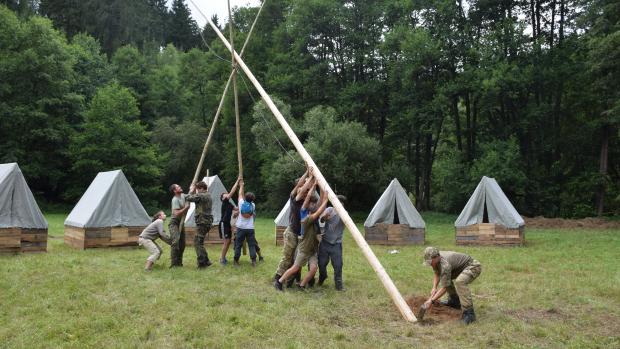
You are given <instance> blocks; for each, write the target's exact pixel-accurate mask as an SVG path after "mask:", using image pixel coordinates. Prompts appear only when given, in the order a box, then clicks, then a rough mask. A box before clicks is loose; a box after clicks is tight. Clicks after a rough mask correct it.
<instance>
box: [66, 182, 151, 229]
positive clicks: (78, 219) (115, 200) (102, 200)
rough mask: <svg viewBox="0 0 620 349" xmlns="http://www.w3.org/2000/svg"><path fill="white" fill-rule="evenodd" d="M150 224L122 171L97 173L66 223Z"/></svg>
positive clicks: (91, 225) (80, 226)
mask: <svg viewBox="0 0 620 349" xmlns="http://www.w3.org/2000/svg"><path fill="white" fill-rule="evenodd" d="M150 223H151V219H150V217H149V215H148V214H147V213H146V211H145V210H144V207H143V206H142V204H141V203H140V200H138V196H136V193H135V192H134V191H133V189H132V188H131V185H130V184H129V182H128V181H127V178H126V177H125V175H124V174H123V171H121V170H115V171H108V172H99V173H98V174H97V176H96V177H95V179H94V180H93V182H92V183H91V184H90V186H89V187H88V189H87V190H86V192H85V193H84V195H82V198H80V201H78V203H77V205H75V207H74V208H73V210H72V211H71V213H70V214H69V216H68V217H67V219H66V220H65V225H68V226H73V227H77V228H95V227H118V226H124V227H137V226H146V225H148V224H150Z"/></svg>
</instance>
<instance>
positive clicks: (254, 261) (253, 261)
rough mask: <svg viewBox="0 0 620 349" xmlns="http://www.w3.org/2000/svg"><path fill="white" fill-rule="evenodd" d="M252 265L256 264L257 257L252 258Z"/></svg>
mask: <svg viewBox="0 0 620 349" xmlns="http://www.w3.org/2000/svg"><path fill="white" fill-rule="evenodd" d="M252 266H253V267H255V266H256V259H252Z"/></svg>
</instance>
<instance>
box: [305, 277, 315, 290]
mask: <svg viewBox="0 0 620 349" xmlns="http://www.w3.org/2000/svg"><path fill="white" fill-rule="evenodd" d="M314 283H315V280H314V278H312V279H310V281H308V285H306V286H308V287H309V288H313V287H314Z"/></svg>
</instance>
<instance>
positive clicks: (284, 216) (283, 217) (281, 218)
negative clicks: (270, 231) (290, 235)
mask: <svg viewBox="0 0 620 349" xmlns="http://www.w3.org/2000/svg"><path fill="white" fill-rule="evenodd" d="M290 204H291V202H290V200H286V204H285V205H284V207H282V210H280V213H278V216H277V217H276V219H274V220H273V222H274V223H275V224H276V226H277V227H285V228H286V227H288V224H289V215H290V214H291V208H290Z"/></svg>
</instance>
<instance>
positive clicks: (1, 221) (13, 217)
mask: <svg viewBox="0 0 620 349" xmlns="http://www.w3.org/2000/svg"><path fill="white" fill-rule="evenodd" d="M14 227H17V228H30V229H47V221H46V220H45V217H43V213H41V210H40V209H39V206H38V205H37V202H36V200H35V199H34V196H33V195H32V192H31V191H30V188H29V187H28V184H27V183H26V179H25V178H24V175H23V174H22V171H21V170H20V168H19V166H18V165H17V163H14V162H13V163H10V164H0V228H14Z"/></svg>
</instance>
